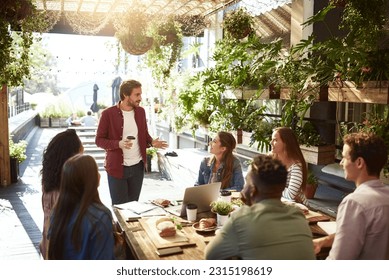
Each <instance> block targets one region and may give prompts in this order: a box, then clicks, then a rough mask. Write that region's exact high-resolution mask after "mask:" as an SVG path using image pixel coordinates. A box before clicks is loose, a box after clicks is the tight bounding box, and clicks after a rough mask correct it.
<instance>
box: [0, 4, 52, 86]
mask: <svg viewBox="0 0 389 280" xmlns="http://www.w3.org/2000/svg"><path fill="white" fill-rule="evenodd" d="M1 6H2V7H1V11H2V12H1V14H0V61H1V63H2V65H3V67H1V69H0V85H3V84H6V85H8V86H18V85H21V84H22V83H23V79H24V78H28V77H29V75H30V59H31V53H30V47H31V45H32V43H33V42H34V40H35V39H36V38H37V36H35V35H34V34H33V32H43V31H47V30H48V27H49V23H48V21H47V17H46V15H47V13H46V12H45V11H39V10H37V8H36V7H35V5H33V4H32V0H6V1H4V0H3V1H2V3H1Z"/></svg>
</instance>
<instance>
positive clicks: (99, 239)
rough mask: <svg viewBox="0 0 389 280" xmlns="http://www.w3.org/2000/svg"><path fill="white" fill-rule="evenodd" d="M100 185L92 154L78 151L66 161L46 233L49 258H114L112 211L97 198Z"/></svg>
mask: <svg viewBox="0 0 389 280" xmlns="http://www.w3.org/2000/svg"><path fill="white" fill-rule="evenodd" d="M99 185H100V174H99V171H98V166H97V164H96V161H95V159H94V158H93V157H92V156H90V155H82V154H78V155H75V156H73V157H71V158H70V159H68V160H67V161H66V162H65V164H64V166H63V168H62V176H61V184H60V189H59V197H58V201H57V203H56V204H55V206H54V209H53V211H52V215H51V217H50V226H49V230H48V234H47V236H48V255H47V258H48V259H50V260H87V259H88V260H97V259H100V260H113V259H115V256H114V246H115V240H114V234H113V232H114V229H113V219H112V214H111V211H110V210H109V209H108V208H107V207H106V206H104V204H103V203H102V202H101V200H100V196H99V192H98V187H99Z"/></svg>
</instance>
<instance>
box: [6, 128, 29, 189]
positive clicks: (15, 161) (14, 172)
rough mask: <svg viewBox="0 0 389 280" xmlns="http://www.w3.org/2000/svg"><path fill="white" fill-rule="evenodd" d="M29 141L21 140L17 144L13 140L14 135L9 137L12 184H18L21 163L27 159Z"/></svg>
mask: <svg viewBox="0 0 389 280" xmlns="http://www.w3.org/2000/svg"><path fill="white" fill-rule="evenodd" d="M27 144H28V143H27V141H25V140H20V141H19V142H17V143H15V142H14V141H13V140H12V135H11V136H10V137H9V157H10V167H11V168H10V169H11V183H16V182H17V181H18V177H19V163H21V162H23V161H24V160H25V159H26V158H27V155H26V149H27Z"/></svg>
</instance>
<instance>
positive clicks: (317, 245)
mask: <svg viewBox="0 0 389 280" xmlns="http://www.w3.org/2000/svg"><path fill="white" fill-rule="evenodd" d="M312 242H313V250H314V252H315V255H317V254H319V253H320V251H321V247H322V245H323V241H322V240H321V238H317V239H313V241H312Z"/></svg>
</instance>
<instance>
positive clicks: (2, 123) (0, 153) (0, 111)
mask: <svg viewBox="0 0 389 280" xmlns="http://www.w3.org/2000/svg"><path fill="white" fill-rule="evenodd" d="M8 134H9V131H8V92H7V86H6V85H3V86H2V88H1V92H0V185H2V186H7V185H9V184H10V183H11V171H10V163H9V138H8Z"/></svg>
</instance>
